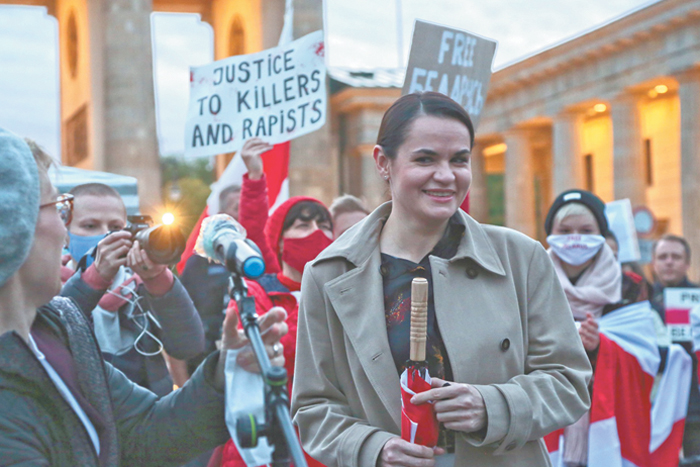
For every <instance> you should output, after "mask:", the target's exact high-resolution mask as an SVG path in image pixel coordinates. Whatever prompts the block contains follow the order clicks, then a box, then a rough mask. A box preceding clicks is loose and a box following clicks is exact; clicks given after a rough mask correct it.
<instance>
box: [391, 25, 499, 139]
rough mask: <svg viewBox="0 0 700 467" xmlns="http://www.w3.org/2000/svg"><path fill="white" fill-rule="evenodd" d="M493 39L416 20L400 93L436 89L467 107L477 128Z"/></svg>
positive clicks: (489, 66) (494, 50)
mask: <svg viewBox="0 0 700 467" xmlns="http://www.w3.org/2000/svg"><path fill="white" fill-rule="evenodd" d="M495 53H496V42H495V41H492V40H490V39H486V38H484V37H481V36H477V35H475V34H472V33H469V32H466V31H460V30H459V29H453V28H449V27H447V26H440V25H437V24H432V23H426V22H425V21H416V24H415V26H414V29H413V42H412V43H411V54H410V56H409V58H408V68H407V69H406V78H405V81H404V83H403V89H402V94H410V93H413V92H417V91H437V92H439V93H442V94H445V95H446V96H449V97H450V98H452V99H453V100H454V101H456V102H458V103H459V104H460V105H461V106H462V107H464V108H465V109H466V110H467V113H469V116H470V117H471V119H472V123H473V124H474V128H475V129H476V127H477V125H478V123H479V119H480V118H481V110H482V109H483V107H484V102H485V101H486V93H487V91H488V88H489V82H490V81H491V66H492V64H493V57H494V55H495Z"/></svg>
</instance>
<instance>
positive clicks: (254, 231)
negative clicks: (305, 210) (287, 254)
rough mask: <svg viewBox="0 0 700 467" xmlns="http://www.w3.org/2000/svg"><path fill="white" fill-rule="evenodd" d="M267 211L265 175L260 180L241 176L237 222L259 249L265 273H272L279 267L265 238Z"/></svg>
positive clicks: (268, 207) (268, 205)
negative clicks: (263, 261)
mask: <svg viewBox="0 0 700 467" xmlns="http://www.w3.org/2000/svg"><path fill="white" fill-rule="evenodd" d="M269 209H270V203H269V201H268V199H267V178H266V177H265V174H263V176H262V178H261V179H260V180H251V179H250V178H248V174H245V175H243V184H242V186H241V200H240V203H239V208H238V222H239V223H240V224H241V225H242V226H243V227H244V228H245V229H246V231H247V233H248V238H249V239H251V240H252V241H253V242H255V244H256V245H257V246H258V248H260V252H261V253H262V256H263V259H264V260H265V266H266V267H265V272H267V273H274V272H277V271H279V270H280V265H279V263H278V262H277V255H276V254H275V252H273V251H272V249H270V245H269V244H268V242H267V238H266V236H265V224H267V219H268V211H269ZM285 214H286V213H285Z"/></svg>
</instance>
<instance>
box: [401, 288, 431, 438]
mask: <svg viewBox="0 0 700 467" xmlns="http://www.w3.org/2000/svg"><path fill="white" fill-rule="evenodd" d="M427 339H428V281H427V280H426V279H423V278H422V277H417V278H415V279H413V282H412V283H411V350H410V352H411V353H410V360H409V361H408V362H407V363H406V369H405V370H404V372H403V373H402V374H401V439H403V440H405V441H408V442H410V443H414V444H420V445H422V446H428V447H435V446H436V445H437V442H438V434H439V430H438V421H437V418H435V411H434V409H433V405H432V404H430V403H428V404H421V405H414V404H412V403H411V397H413V396H414V395H415V394H418V393H421V392H424V391H427V390H429V389H430V388H431V379H430V374H429V373H428V366H427V362H426V360H425V349H426V343H427Z"/></svg>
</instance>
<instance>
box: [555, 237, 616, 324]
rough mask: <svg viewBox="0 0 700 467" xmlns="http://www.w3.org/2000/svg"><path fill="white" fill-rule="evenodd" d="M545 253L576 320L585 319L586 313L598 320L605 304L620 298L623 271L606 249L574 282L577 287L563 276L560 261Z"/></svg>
mask: <svg viewBox="0 0 700 467" xmlns="http://www.w3.org/2000/svg"><path fill="white" fill-rule="evenodd" d="M547 253H548V254H549V257H550V258H551V259H552V263H554V270H555V271H556V272H557V277H558V278H559V283H560V284H561V286H562V288H563V289H564V293H565V294H566V298H567V300H568V301H569V306H570V307H571V312H572V313H573V315H574V319H575V320H576V321H583V320H585V319H586V313H587V312H589V313H592V314H593V316H595V317H596V319H598V318H600V317H601V316H602V314H603V307H604V306H605V305H608V304H610V303H617V302H619V301H620V300H621V299H622V271H621V269H620V264H619V263H618V262H617V260H616V259H615V255H614V254H613V252H612V250H611V249H610V247H609V246H607V245H603V248H601V249H600V252H599V253H598V255H597V256H596V257H595V259H594V260H593V263H592V264H591V265H590V266H588V268H587V269H586V270H585V271H584V272H583V274H582V275H581V277H579V279H578V281H576V285H574V284H572V283H571V281H570V280H569V278H568V277H567V276H566V273H565V272H564V269H563V268H562V265H561V260H560V259H559V257H558V256H557V255H556V254H555V253H554V252H553V251H552V249H551V248H550V249H549V250H547Z"/></svg>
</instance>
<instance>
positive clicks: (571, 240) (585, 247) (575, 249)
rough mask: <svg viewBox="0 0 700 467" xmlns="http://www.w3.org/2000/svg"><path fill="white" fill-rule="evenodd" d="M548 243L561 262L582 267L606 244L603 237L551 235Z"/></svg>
mask: <svg viewBox="0 0 700 467" xmlns="http://www.w3.org/2000/svg"><path fill="white" fill-rule="evenodd" d="M547 243H549V246H550V247H551V248H552V251H554V253H555V254H556V255H557V256H558V257H559V259H560V260H562V261H563V262H565V263H566V264H570V265H572V266H580V265H582V264H583V263H585V262H586V261H588V260H589V259H591V258H593V257H594V256H595V255H596V253H598V252H599V251H600V249H601V248H602V247H603V245H604V244H605V238H604V237H603V236H602V235H550V236H549V237H547Z"/></svg>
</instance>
